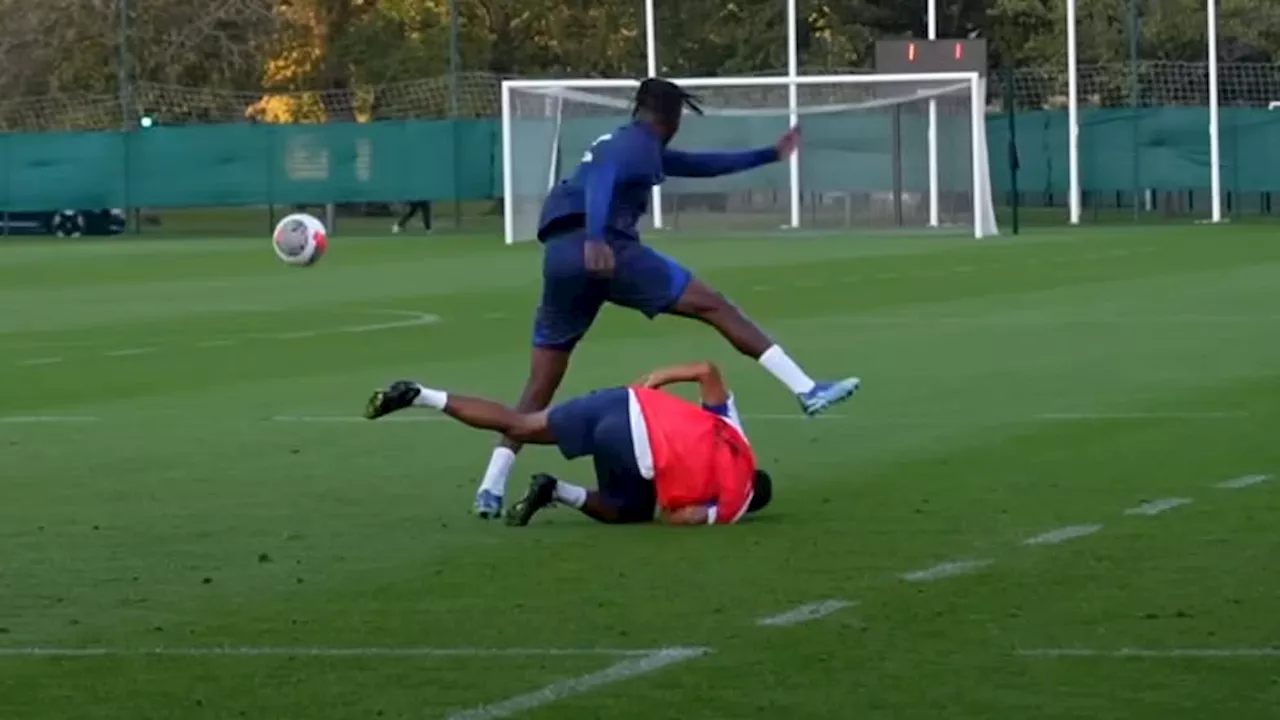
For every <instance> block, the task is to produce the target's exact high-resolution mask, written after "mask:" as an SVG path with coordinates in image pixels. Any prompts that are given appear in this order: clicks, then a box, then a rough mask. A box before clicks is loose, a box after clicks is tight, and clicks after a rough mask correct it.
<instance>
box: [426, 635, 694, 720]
mask: <svg viewBox="0 0 1280 720" xmlns="http://www.w3.org/2000/svg"><path fill="white" fill-rule="evenodd" d="M708 652H710V650H709V649H708V648H696V647H688V648H683V647H677V648H667V649H665V650H657V651H654V652H650V653H649V654H647V655H643V656H641V657H634V658H630V659H628V660H623V661H622V662H619V663H617V664H615V665H610V666H609V667H607V668H605V669H603V670H600V671H598V672H593V673H588V674H586V675H579V676H578V677H575V678H570V679H568V680H561V681H559V682H555V683H552V684H550V685H547V686H546V687H543V688H540V689H538V690H534V691H533V692H528V693H524V694H523V695H516V696H515V697H511V698H508V699H506V700H502V701H499V702H496V703H493V704H490V705H483V706H480V707H477V708H472V709H470V710H463V711H461V712H457V713H453V714H452V715H449V716H448V717H447V718H446V720H497V719H498V718H505V717H511V716H512V715H516V714H518V713H522V712H525V711H528V710H533V709H536V708H540V707H542V706H544V705H549V704H551V703H554V702H557V701H560V700H564V699H565V698H569V697H573V696H575V695H582V694H584V693H587V692H590V691H592V690H595V689H597V688H600V687H603V686H605V685H612V684H613V683H617V682H621V681H623V680H629V679H631V678H634V677H639V676H641V675H648V674H649V673H652V672H656V671H658V670H661V669H662V668H665V667H667V666H669V665H675V664H676V663H681V662H685V661H687V660H692V659H694V658H697V657H701V656H703V655H705V654H707V653H708Z"/></svg>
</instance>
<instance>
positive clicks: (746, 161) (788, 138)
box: [662, 128, 800, 178]
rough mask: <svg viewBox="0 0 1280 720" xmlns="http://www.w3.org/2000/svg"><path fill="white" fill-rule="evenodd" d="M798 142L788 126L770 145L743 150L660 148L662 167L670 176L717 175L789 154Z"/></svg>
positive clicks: (741, 170)
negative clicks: (706, 150) (712, 150)
mask: <svg viewBox="0 0 1280 720" xmlns="http://www.w3.org/2000/svg"><path fill="white" fill-rule="evenodd" d="M799 142H800V129H799V128H791V129H790V130H788V131H787V132H786V133H785V134H784V135H783V136H782V137H781V138H779V139H778V142H776V143H774V144H773V145H772V146H770V147H766V148H758V149H755V150H747V151H746V152H700V153H695V152H681V151H679V150H670V149H668V150H664V151H663V153H662V171H663V172H664V173H666V174H667V175H670V176H671V177H694V178H698V177H701V178H706V177H718V176H720V175H730V174H733V173H737V172H743V171H745V170H751V169H752V168H757V167H760V166H761V165H768V164H769V163H774V162H777V161H779V160H781V159H783V158H787V157H790V156H791V153H793V152H795V151H796V146H797V145H798V144H799Z"/></svg>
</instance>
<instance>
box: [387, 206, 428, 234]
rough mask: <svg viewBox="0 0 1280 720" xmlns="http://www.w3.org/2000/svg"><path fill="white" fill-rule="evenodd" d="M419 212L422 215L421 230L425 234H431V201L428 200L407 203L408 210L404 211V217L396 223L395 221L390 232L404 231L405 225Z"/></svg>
mask: <svg viewBox="0 0 1280 720" xmlns="http://www.w3.org/2000/svg"><path fill="white" fill-rule="evenodd" d="M419 212H421V213H422V227H423V229H424V230H426V231H427V232H431V201H430V200H420V201H418V202H411V203H409V209H408V210H406V211H405V213H404V215H403V216H402V217H401V218H400V219H399V220H398V221H396V224H395V225H392V226H391V232H393V233H399V232H400V231H401V230H404V226H405V224H406V223H408V222H409V221H410V220H412V219H413V216H414V215H416V214H417V213H419Z"/></svg>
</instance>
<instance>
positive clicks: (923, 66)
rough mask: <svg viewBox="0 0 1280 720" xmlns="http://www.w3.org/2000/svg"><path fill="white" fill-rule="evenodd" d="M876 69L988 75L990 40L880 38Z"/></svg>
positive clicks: (899, 71)
mask: <svg viewBox="0 0 1280 720" xmlns="http://www.w3.org/2000/svg"><path fill="white" fill-rule="evenodd" d="M876 72H878V73H893V74H899V73H901V74H907V73H942V72H978V73H982V74H983V75H986V74H987V41H986V40H985V39H983V38H971V39H963V40H954V39H951V40H912V39H908V40H877V41H876Z"/></svg>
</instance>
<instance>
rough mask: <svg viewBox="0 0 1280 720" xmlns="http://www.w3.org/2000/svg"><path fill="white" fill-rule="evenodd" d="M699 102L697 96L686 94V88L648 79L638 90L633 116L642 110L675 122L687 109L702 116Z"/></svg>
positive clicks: (632, 111)
mask: <svg viewBox="0 0 1280 720" xmlns="http://www.w3.org/2000/svg"><path fill="white" fill-rule="evenodd" d="M698 102H699V101H698V98H697V96H695V95H692V94H690V93H688V92H686V91H685V89H684V88H682V87H680V86H679V85H677V84H675V83H673V82H671V81H670V80H664V79H663V78H656V77H651V78H646V79H645V80H644V81H643V82H641V83H640V88H639V89H638V90H636V100H635V106H634V107H633V108H632V110H631V116H632V117H635V116H636V114H637V113H639V112H640V111H641V110H645V111H648V112H651V113H653V114H654V115H656V116H657V117H659V118H661V119H663V120H667V121H675V120H678V119H679V118H680V114H681V113H682V112H684V109H685V108H689V110H690V112H693V113H696V114H698V115H701V114H702V107H701V106H699V105H698Z"/></svg>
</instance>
